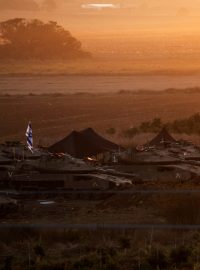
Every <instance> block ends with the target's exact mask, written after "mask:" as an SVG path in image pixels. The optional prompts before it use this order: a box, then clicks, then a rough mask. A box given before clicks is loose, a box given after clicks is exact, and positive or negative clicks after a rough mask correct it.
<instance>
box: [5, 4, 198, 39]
mask: <svg viewBox="0 0 200 270" xmlns="http://www.w3.org/2000/svg"><path fill="white" fill-rule="evenodd" d="M102 3H107V4H113V5H116V8H115V6H113V8H102V9H95V8H88V6H87V4H102ZM12 17H25V18H40V19H43V20H56V21H58V22H59V23H60V24H62V25H63V26H65V27H66V28H68V29H69V30H70V31H72V32H73V33H75V34H78V35H86V34H87V35H90V34H91V35H94V34H98V35H101V34H103V35H104V34H106V33H107V34H108V33H109V34H110V33H114V34H119V33H124V34H125V33H130V32H133V33H134V32H135V31H159V32H160V31H164V32H165V31H187V32H191V31H197V30H198V28H199V23H200V0H110V1H108V0H93V1H92V0H0V20H5V19H8V18H12Z"/></svg>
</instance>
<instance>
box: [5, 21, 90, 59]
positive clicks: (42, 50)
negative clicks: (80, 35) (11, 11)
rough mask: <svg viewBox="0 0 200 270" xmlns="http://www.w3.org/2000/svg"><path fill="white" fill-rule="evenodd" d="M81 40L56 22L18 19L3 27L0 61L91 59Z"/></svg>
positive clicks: (8, 22) (6, 23) (7, 22)
mask: <svg viewBox="0 0 200 270" xmlns="http://www.w3.org/2000/svg"><path fill="white" fill-rule="evenodd" d="M88 57H91V54H90V53H88V52H85V51H84V50H82V45H81V42H80V41H79V40H77V39H76V38H75V37H73V36H72V35H71V33H70V32H69V31H67V30H65V29H64V28H63V27H62V26H60V25H58V24H57V22H54V21H50V22H48V23H44V22H42V21H40V20H37V19H34V20H26V19H23V18H15V19H11V20H8V21H4V22H1V23H0V59H19V60H27V59H40V60H44V59H64V60H65V59H75V58H88Z"/></svg>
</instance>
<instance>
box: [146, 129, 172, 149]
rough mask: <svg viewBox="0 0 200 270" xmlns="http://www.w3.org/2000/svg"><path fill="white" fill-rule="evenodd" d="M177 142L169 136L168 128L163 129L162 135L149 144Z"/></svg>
mask: <svg viewBox="0 0 200 270" xmlns="http://www.w3.org/2000/svg"><path fill="white" fill-rule="evenodd" d="M175 142H176V140H175V139H174V138H173V137H172V136H171V135H170V134H169V132H168V131H167V129H166V128H163V129H162V130H161V131H160V133H159V134H158V135H157V136H156V137H155V138H154V139H153V140H151V141H150V142H149V145H159V144H162V143H175Z"/></svg>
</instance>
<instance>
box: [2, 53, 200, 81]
mask: <svg viewBox="0 0 200 270" xmlns="http://www.w3.org/2000/svg"><path fill="white" fill-rule="evenodd" d="M198 59H199V58H198V57H196V56H195V57H194V56H192V58H191V56H190V55H189V56H187V57H186V58H185V57H184V56H182V55H181V56H179V57H178V56H171V55H170V56H167V57H165V58H163V57H156V56H155V55H149V56H148V57H147V56H137V55H130V56H126V57H124V58H122V57H120V58H118V57H117V56H116V55H115V56H114V57H113V58H112V57H110V56H109V57H107V56H106V57H105V56H103V57H101V56H100V57H94V58H93V59H91V60H79V61H78V60H77V61H76V60H74V61H47V60H46V61H42V60H41V61H39V60H32V61H31V60H30V61H28V60H27V61H14V60H13V61H12V60H6V61H5V60H2V61H1V62H0V75H19V74H21V75H52V74H54V75H74V74H76V75H77V74H78V75H80V74H81V75H130V74H131V75H173V76H174V75H194V74H200V63H199V60H198Z"/></svg>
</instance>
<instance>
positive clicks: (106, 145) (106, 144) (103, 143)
mask: <svg viewBox="0 0 200 270" xmlns="http://www.w3.org/2000/svg"><path fill="white" fill-rule="evenodd" d="M81 134H83V135H84V136H85V137H86V138H87V139H89V140H90V142H92V143H94V144H97V145H99V147H101V148H102V149H104V150H108V151H117V150H119V145H117V144H115V143H113V142H111V141H109V140H107V139H105V138H103V137H102V136H100V135H99V134H97V133H96V132H95V131H94V130H93V129H92V128H86V129H84V130H82V131H81Z"/></svg>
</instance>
